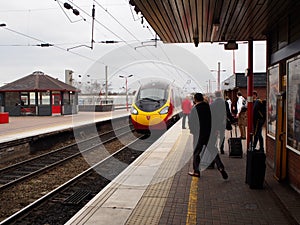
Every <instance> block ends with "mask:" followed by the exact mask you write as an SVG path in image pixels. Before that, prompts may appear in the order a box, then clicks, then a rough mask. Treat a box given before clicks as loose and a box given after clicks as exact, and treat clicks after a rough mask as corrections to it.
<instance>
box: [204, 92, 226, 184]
mask: <svg viewBox="0 0 300 225" xmlns="http://www.w3.org/2000/svg"><path fill="white" fill-rule="evenodd" d="M215 96H216V99H215V100H214V101H213V103H212V104H211V105H210V109H211V120H212V128H211V135H210V139H209V142H208V146H207V149H208V150H209V151H210V152H211V153H212V154H213V155H215V159H214V161H213V162H212V164H211V167H212V168H213V165H214V163H215V164H216V165H217V168H218V170H219V171H220V173H221V174H222V177H223V178H224V179H227V178H228V174H227V173H226V171H225V167H224V164H223V163H222V161H221V158H220V156H219V149H218V147H217V143H218V138H219V142H220V143H221V145H220V151H221V153H223V154H224V149H223V148H224V139H225V126H226V120H227V111H226V103H225V101H224V99H223V98H222V97H221V92H220V91H217V92H216V93H215Z"/></svg>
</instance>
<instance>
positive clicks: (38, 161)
mask: <svg viewBox="0 0 300 225" xmlns="http://www.w3.org/2000/svg"><path fill="white" fill-rule="evenodd" d="M129 132H132V130H129V131H128V126H123V127H120V128H118V129H117V130H110V131H108V132H105V133H103V134H101V135H100V136H94V137H90V138H87V139H85V140H83V141H80V142H78V143H73V144H70V145H68V146H65V147H62V148H59V149H57V150H54V151H51V152H48V153H45V154H43V155H40V156H37V157H35V158H32V159H29V160H25V161H23V162H19V163H17V164H14V165H11V166H8V167H6V168H2V169H0V191H2V190H4V189H6V188H9V187H11V186H13V185H16V184H17V183H19V182H21V181H24V180H26V179H31V178H32V177H33V176H36V175H37V174H41V173H45V172H46V171H48V170H50V169H51V168H53V167H55V166H58V165H61V164H63V163H66V162H67V161H68V160H70V159H72V158H74V157H78V156H80V155H84V157H88V158H91V159H93V160H94V161H95V162H97V159H98V158H99V157H98V156H99V151H101V150H102V151H103V148H104V145H105V144H107V143H109V142H112V141H114V140H118V139H119V138H120V137H121V136H123V135H126V134H128V133H129ZM115 133H118V136H116V135H115ZM100 153H101V152H100ZM89 162H91V160H89Z"/></svg>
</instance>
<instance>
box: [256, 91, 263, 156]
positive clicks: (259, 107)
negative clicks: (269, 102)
mask: <svg viewBox="0 0 300 225" xmlns="http://www.w3.org/2000/svg"><path fill="white" fill-rule="evenodd" d="M264 101H265V100H264ZM264 101H262V100H261V99H260V98H259V97H258V95H257V92H256V91H253V128H254V142H253V147H254V148H255V147H256V145H257V142H259V150H260V151H262V152H263V151H264V139H263V136H262V128H263V125H264V123H265V121H266V102H264Z"/></svg>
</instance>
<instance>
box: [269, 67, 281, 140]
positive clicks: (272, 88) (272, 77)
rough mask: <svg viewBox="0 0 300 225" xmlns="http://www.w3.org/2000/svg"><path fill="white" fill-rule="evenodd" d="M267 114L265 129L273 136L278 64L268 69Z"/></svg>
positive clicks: (277, 92)
mask: <svg viewBox="0 0 300 225" xmlns="http://www.w3.org/2000/svg"><path fill="white" fill-rule="evenodd" d="M268 75H269V82H268V99H269V101H268V115H267V119H268V120H267V121H268V123H267V129H268V134H269V135H271V136H273V137H275V133H276V118H277V112H276V106H277V102H276V101H277V97H276V96H277V95H278V94H279V65H276V66H273V67H270V68H269V70H268Z"/></svg>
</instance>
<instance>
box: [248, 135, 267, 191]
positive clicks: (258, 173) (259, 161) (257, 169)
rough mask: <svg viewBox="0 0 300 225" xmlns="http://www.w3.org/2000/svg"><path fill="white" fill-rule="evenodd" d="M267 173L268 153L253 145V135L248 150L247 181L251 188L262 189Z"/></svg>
mask: <svg viewBox="0 0 300 225" xmlns="http://www.w3.org/2000/svg"><path fill="white" fill-rule="evenodd" d="M265 173H266V154H265V153H264V152H262V151H258V150H256V149H255V148H254V146H253V137H252V136H251V142H250V147H249V149H248V151H247V165H246V183H247V184H248V185H249V187H250V188H251V189H262V188H263V185H264V180H265Z"/></svg>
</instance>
